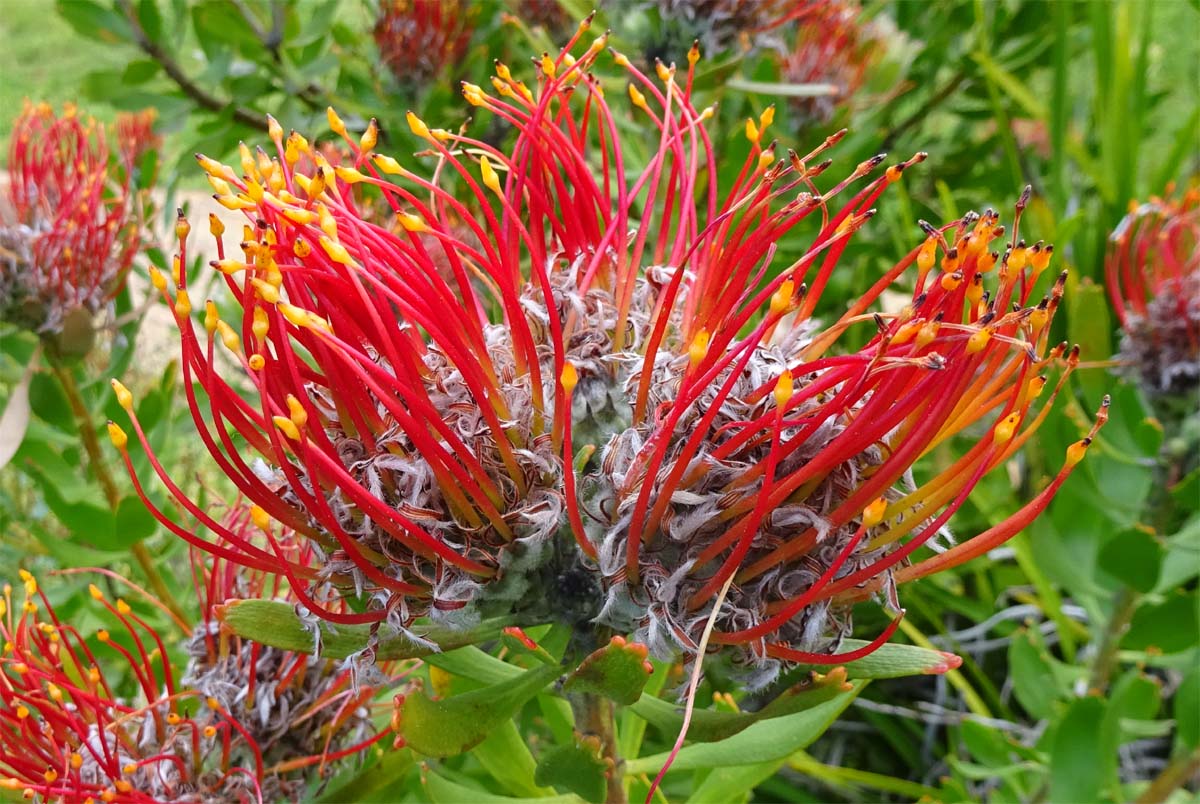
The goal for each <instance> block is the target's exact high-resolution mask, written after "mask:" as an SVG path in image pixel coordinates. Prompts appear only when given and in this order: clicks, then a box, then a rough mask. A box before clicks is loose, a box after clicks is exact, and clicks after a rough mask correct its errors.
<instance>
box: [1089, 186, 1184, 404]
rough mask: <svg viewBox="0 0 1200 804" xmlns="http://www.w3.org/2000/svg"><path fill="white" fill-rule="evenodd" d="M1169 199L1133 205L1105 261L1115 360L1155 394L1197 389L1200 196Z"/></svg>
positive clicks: (1112, 237) (1169, 195)
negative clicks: (1117, 343)
mask: <svg viewBox="0 0 1200 804" xmlns="http://www.w3.org/2000/svg"><path fill="white" fill-rule="evenodd" d="M1171 195H1172V193H1171V191H1170V188H1168V191H1167V193H1166V194H1165V195H1164V197H1162V198H1152V199H1150V201H1148V202H1146V203H1144V204H1133V205H1132V208H1131V209H1130V212H1129V214H1128V215H1126V216H1125V218H1124V220H1122V221H1121V223H1120V225H1119V226H1117V228H1116V230H1114V231H1113V233H1112V236H1111V237H1110V238H1109V247H1108V257H1107V259H1106V261H1105V273H1106V274H1107V279H1108V292H1109V296H1110V297H1111V299H1112V303H1113V308H1114V309H1115V310H1116V312H1117V318H1118V320H1119V321H1120V322H1121V327H1122V329H1124V330H1125V334H1124V338H1123V339H1122V341H1121V351H1120V354H1119V356H1118V357H1119V358H1120V359H1121V360H1122V362H1124V363H1126V364H1127V365H1128V366H1130V367H1131V369H1132V373H1133V374H1134V375H1135V376H1137V377H1138V379H1139V380H1140V381H1141V384H1142V387H1144V388H1146V389H1148V390H1149V391H1151V392H1153V393H1155V394H1187V393H1190V392H1193V391H1195V389H1196V388H1197V386H1198V385H1200V190H1198V189H1195V188H1193V189H1190V190H1187V191H1186V192H1183V193H1180V194H1179V196H1178V197H1177V198H1172V197H1171Z"/></svg>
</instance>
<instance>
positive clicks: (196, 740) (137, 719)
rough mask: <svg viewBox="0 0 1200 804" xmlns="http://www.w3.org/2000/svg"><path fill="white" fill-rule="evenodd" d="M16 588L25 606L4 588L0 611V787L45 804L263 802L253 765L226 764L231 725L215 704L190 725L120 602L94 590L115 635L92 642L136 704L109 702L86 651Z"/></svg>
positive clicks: (147, 640)
mask: <svg viewBox="0 0 1200 804" xmlns="http://www.w3.org/2000/svg"><path fill="white" fill-rule="evenodd" d="M22 577H23V580H24V583H25V592H26V598H25V602H24V603H23V604H21V605H19V606H18V607H17V608H16V609H15V610H14V608H13V601H12V589H11V587H9V586H6V587H5V590H4V597H3V599H2V600H0V636H3V638H4V640H5V650H4V655H3V656H0V771H2V772H3V773H4V774H6V778H5V779H3V781H0V785H3V786H4V787H7V788H9V789H14V790H24V791H32V793H28V792H27V793H26V795H27V796H28V795H37V796H40V797H41V798H42V799H43V800H47V801H56V800H67V801H84V800H92V801H126V802H133V801H136V802H156V801H164V802H166V801H214V800H220V801H247V800H261V794H262V789H261V787H260V784H259V781H258V779H260V778H262V766H261V764H259V765H258V767H257V770H255V766H254V764H251V765H250V769H246V768H244V767H238V766H236V765H232V764H231V763H230V761H229V757H230V749H231V746H232V745H233V744H234V743H237V742H239V741H241V740H242V739H243V735H242V733H241V730H240V727H239V725H238V723H237V721H235V720H233V719H231V718H229V717H228V716H227V715H226V714H225V713H224V711H223V710H221V709H220V707H219V706H218V705H216V704H215V703H213V705H212V706H211V707H209V711H208V713H207V715H206V717H205V718H204V720H205V721H206V722H204V723H202V722H200V720H199V719H196V718H193V717H189V716H188V714H187V712H188V711H189V710H194V709H196V707H197V701H196V694H195V693H188V692H182V691H179V690H177V689H176V687H175V683H174V679H173V677H172V670H171V665H170V663H169V661H168V659H167V653H166V648H165V646H164V644H163V642H162V640H161V638H160V637H159V635H158V634H157V633H156V632H155V631H154V630H153V629H152V628H150V626H148V625H147V624H146V622H145V621H144V620H142V619H141V618H140V617H138V615H137V614H135V613H134V612H133V611H132V610H131V609H130V607H129V606H128V605H127V604H126V603H125V602H124V601H122V600H118V601H117V603H116V604H112V603H109V602H108V601H106V600H104V599H103V595H102V594H101V593H100V591H99V590H98V589H96V588H95V587H92V589H93V590H94V591H93V597H95V598H96V599H97V600H98V601H101V602H102V605H103V606H104V607H105V608H106V609H108V612H109V613H110V614H111V615H112V616H113V617H114V618H116V619H117V620H118V621H119V622H120V624H121V625H122V626H123V628H124V633H123V634H110V633H109V632H107V631H100V632H99V635H98V639H99V641H100V643H101V645H102V648H103V652H104V653H105V654H107V658H115V659H116V660H117V663H118V664H123V665H124V666H125V667H126V669H127V670H128V671H130V672H131V673H132V675H133V677H134V679H135V682H136V686H137V687H138V693H139V696H140V698H141V700H140V701H139V702H134V701H127V700H124V699H122V698H120V697H118V696H117V695H115V694H114V686H113V685H115V684H116V683H117V679H114V680H113V681H112V682H110V681H109V680H108V678H107V677H106V676H105V674H104V673H103V672H102V671H101V668H100V659H99V658H98V656H97V655H96V654H95V653H93V650H92V647H91V646H89V644H88V643H87V642H86V641H85V640H84V639H83V638H82V637H81V636H80V634H79V632H78V631H76V630H75V628H74V627H72V626H71V625H69V624H67V623H64V622H62V621H61V620H59V618H58V617H57V616H56V615H55V613H54V610H53V609H52V608H51V607H50V605H49V601H48V600H47V599H46V597H45V596H44V595H43V594H42V593H41V592H40V591H39V589H38V585H37V582H36V581H35V580H34V579H33V577H32V576H30V575H29V574H28V573H23V575H22ZM43 611H44V612H45V616H44V617H43V616H42V612H43ZM199 706H200V708H201V709H204V708H205V707H206V706H208V705H207V704H204V703H203V702H200V703H199ZM255 759H257V760H259V762H260V763H261V758H260V757H254V756H252V757H251V762H252V763H253V762H254V760H255Z"/></svg>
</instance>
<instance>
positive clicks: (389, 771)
mask: <svg viewBox="0 0 1200 804" xmlns="http://www.w3.org/2000/svg"><path fill="white" fill-rule="evenodd" d="M416 764H417V763H416V758H415V757H414V756H413V752H412V751H409V750H408V749H405V748H400V749H395V750H389V751H387V752H385V753H384V755H383V757H382V758H380V760H379V761H378V762H376V763H374V764H373V765H371V766H369V767H367V768H361V769H358V770H357V771H355V772H354V773H353V774H352V775H351V776H350V779H349V781H347V782H346V783H345V784H338V785H335V786H333V787H332V788H331V789H329V790H326V791H325V792H324V793H322V794H321V796H320V798H318V799H317V801H318V802H319V804H343V802H347V801H354V802H381V803H382V802H393V801H396V800H397V799H398V798H399V795H398V793H399V789H400V787H401V786H403V784H404V780H405V779H406V778H407V777H408V776H409V774H410V773H412V770H413V768H414V767H415V766H416Z"/></svg>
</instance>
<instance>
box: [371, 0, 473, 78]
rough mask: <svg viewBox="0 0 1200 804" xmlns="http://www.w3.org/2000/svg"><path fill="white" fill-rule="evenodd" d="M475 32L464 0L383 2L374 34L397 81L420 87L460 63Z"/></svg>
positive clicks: (385, 62)
mask: <svg viewBox="0 0 1200 804" xmlns="http://www.w3.org/2000/svg"><path fill="white" fill-rule="evenodd" d="M474 30H475V22H474V17H473V14H472V10H471V9H470V8H469V3H468V2H467V0H384V2H383V3H381V5H380V8H379V16H378V17H377V18H376V20H375V28H374V30H373V34H374V36H375V44H376V45H377V46H378V47H379V55H380V56H381V57H382V58H383V63H384V64H385V65H387V68H388V69H389V70H390V71H391V73H392V75H394V76H395V77H396V80H397V81H399V82H400V83H401V84H402V85H403V86H406V87H421V86H424V85H425V84H426V83H427V82H428V81H430V79H432V78H434V77H436V76H437V75H438V74H439V73H441V72H442V71H443V70H445V69H447V68H453V67H454V65H457V64H458V63H459V62H461V61H462V59H463V56H464V55H465V54H466V52H467V46H468V45H470V43H471V34H472V32H473V31H474Z"/></svg>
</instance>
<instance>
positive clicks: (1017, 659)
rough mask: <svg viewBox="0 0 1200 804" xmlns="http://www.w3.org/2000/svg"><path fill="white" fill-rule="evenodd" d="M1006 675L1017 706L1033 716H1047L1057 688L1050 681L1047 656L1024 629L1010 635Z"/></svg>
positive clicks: (1051, 670)
mask: <svg viewBox="0 0 1200 804" xmlns="http://www.w3.org/2000/svg"><path fill="white" fill-rule="evenodd" d="M1008 665H1009V675H1010V677H1011V679H1012V682H1013V692H1014V693H1015V694H1016V696H1017V700H1018V701H1019V702H1020V704H1021V706H1023V707H1024V708H1025V711H1026V712H1028V713H1029V714H1030V715H1032V716H1033V717H1035V718H1038V719H1043V718H1049V717H1051V716H1053V714H1054V703H1055V701H1057V700H1058V698H1059V696H1060V694H1061V693H1060V690H1058V689H1057V685H1056V684H1055V681H1054V671H1053V668H1052V667H1051V666H1050V657H1049V656H1048V655H1046V653H1045V651H1044V650H1043V649H1042V648H1041V646H1039V645H1036V644H1034V642H1033V640H1032V638H1031V636H1030V634H1029V632H1028V631H1025V630H1022V631H1019V632H1017V633H1016V634H1015V635H1013V639H1012V642H1011V643H1009V646H1008Z"/></svg>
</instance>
